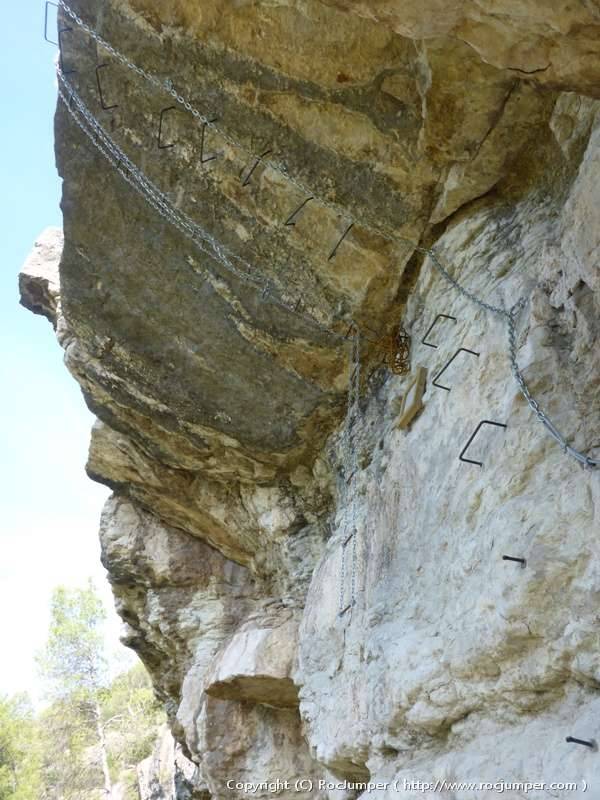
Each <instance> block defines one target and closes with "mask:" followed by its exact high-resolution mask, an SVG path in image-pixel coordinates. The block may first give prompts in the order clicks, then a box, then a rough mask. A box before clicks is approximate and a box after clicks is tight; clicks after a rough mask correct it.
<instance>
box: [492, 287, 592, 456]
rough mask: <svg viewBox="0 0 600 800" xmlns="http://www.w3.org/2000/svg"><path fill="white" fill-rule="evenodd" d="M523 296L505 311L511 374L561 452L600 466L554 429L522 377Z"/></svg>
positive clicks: (524, 303) (524, 301) (524, 302)
mask: <svg viewBox="0 0 600 800" xmlns="http://www.w3.org/2000/svg"><path fill="white" fill-rule="evenodd" d="M526 302H527V301H526V300H525V298H523V297H522V298H521V299H520V300H519V301H518V302H517V303H516V304H515V305H514V306H513V307H512V309H511V310H510V311H509V312H505V316H506V321H507V330H508V348H509V358H510V366H511V371H512V374H513V376H514V378H515V380H516V382H517V384H518V386H519V389H520V390H521V394H522V395H523V397H524V398H525V400H527V403H528V405H529V407H530V408H531V410H532V411H533V413H534V414H535V415H536V417H537V418H538V419H539V421H540V422H541V423H542V425H543V426H544V427H545V428H546V430H547V431H548V433H549V434H550V436H552V438H553V439H554V440H555V441H556V442H558V444H559V445H560V447H561V449H562V451H563V453H565V454H567V455H570V456H572V457H573V458H575V459H576V460H577V461H579V463H580V464H582V465H583V467H587V468H589V469H592V468H594V467H598V466H600V460H599V459H597V458H590V457H589V456H586V455H585V453H582V452H580V451H579V450H576V449H575V448H574V447H572V446H571V445H570V444H569V443H568V442H567V440H566V439H565V437H564V436H563V435H562V434H561V433H560V432H559V431H558V430H557V429H556V426H555V425H554V423H553V422H552V420H551V419H550V418H549V417H548V415H547V414H546V412H545V411H544V410H543V409H542V408H540V405H539V403H538V402H537V400H536V399H535V398H534V397H533V396H532V394H531V392H530V391H529V387H528V386H527V383H526V381H525V378H524V377H523V373H522V372H521V370H520V369H519V364H518V361H517V332H516V319H517V316H518V315H519V313H520V312H521V310H522V309H523V308H524V307H525V305H526Z"/></svg>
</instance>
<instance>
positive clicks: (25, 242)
mask: <svg viewBox="0 0 600 800" xmlns="http://www.w3.org/2000/svg"><path fill="white" fill-rule="evenodd" d="M2 17H3V18H2V27H3V36H2V39H3V41H2V47H1V48H0V65H1V70H2V72H1V74H2V75H3V76H4V80H3V81H2V89H1V90H0V91H1V92H2V93H3V97H2V123H1V124H0V161H1V162H2V171H1V174H2V192H1V193H0V220H1V227H2V235H1V253H2V258H1V269H0V282H1V285H0V304H1V308H0V320H1V358H0V385H1V386H2V391H1V392H0V454H1V455H0V492H1V496H2V510H1V523H0V609H1V610H0V619H1V630H2V659H1V660H0V692H13V691H17V690H19V691H21V690H28V691H30V692H31V693H32V694H33V695H34V697H35V696H36V695H37V694H38V690H39V685H38V681H37V677H36V670H35V665H34V661H33V655H34V653H35V651H36V650H37V649H39V647H40V646H41V644H42V643H43V641H44V638H45V634H46V630H47V625H48V605H49V598H50V593H51V591H52V589H53V588H54V586H56V585H57V584H59V583H64V584H67V585H72V586H76V585H83V584H84V583H85V581H86V579H87V578H88V576H91V577H93V578H94V580H95V582H96V584H97V585H98V587H99V588H100V589H101V591H102V595H103V598H104V599H105V600H106V602H107V603H108V604H111V596H110V591H109V589H108V585H107V582H106V578H105V574H104V570H103V569H102V567H101V565H100V548H99V544H98V536H97V530H98V518H99V514H100V509H101V507H102V504H103V502H104V500H105V498H106V497H107V496H108V490H107V489H105V488H104V487H102V486H99V485H98V484H94V483H92V482H91V481H90V480H89V479H88V478H87V477H86V475H85V472H84V465H85V461H86V456H87V448H88V443H89V432H90V427H91V424H92V422H93V418H92V416H91V414H90V413H89V412H88V411H87V409H86V407H85V404H84V402H83V398H82V396H81V393H80V391H79V387H78V386H77V384H76V383H75V381H74V380H73V379H72V378H71V377H70V375H69V374H68V372H67V370H66V368H65V367H64V366H63V362H62V351H61V349H60V347H59V346H58V344H57V343H56V341H55V339H54V334H53V331H52V327H51V325H50V324H49V323H48V322H47V321H46V320H45V319H44V318H43V317H36V316H34V315H33V314H31V313H29V312H28V311H26V310H25V309H24V308H22V307H21V306H20V305H19V302H18V289H17V274H18V272H19V268H20V266H21V264H22V263H23V261H24V260H25V258H26V256H27V254H28V253H29V251H30V249H31V247H32V245H33V242H34V240H35V238H36V237H37V236H38V234H39V233H40V232H41V231H42V230H43V229H44V228H45V227H47V226H49V225H58V226H60V225H61V213H60V208H59V198H60V181H59V178H58V176H57V174H56V169H55V165H54V152H53V130H52V125H53V114H54V107H55V102H56V88H55V80H54V74H53V59H54V48H53V47H52V46H51V45H49V44H48V43H46V42H45V41H44V37H43V20H44V3H43V2H42V1H41V0H25V2H13V3H9V4H7V5H6V7H5V8H3V14H2ZM110 611H111V612H112V604H111V605H110ZM117 634H118V623H117V619H116V615H115V614H114V612H112V613H111V617H110V620H109V624H108V625H107V635H108V638H109V643H110V645H111V646H112V647H113V648H114V649H115V651H116V652H119V647H120V646H119V645H118V644H117Z"/></svg>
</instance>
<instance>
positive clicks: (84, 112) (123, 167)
mask: <svg viewBox="0 0 600 800" xmlns="http://www.w3.org/2000/svg"><path fill="white" fill-rule="evenodd" d="M57 76H58V81H59V97H60V99H61V100H62V101H63V103H64V104H65V106H66V108H67V110H68V112H69V114H70V115H71V116H72V117H73V119H74V120H75V122H76V123H77V125H78V126H79V127H80V128H81V130H82V131H83V132H84V133H85V134H86V136H87V137H88V138H89V139H90V141H91V142H92V143H93V144H94V146H95V147H96V148H97V149H98V150H99V151H100V152H101V153H102V155H103V156H104V157H105V158H107V160H108V161H109V162H110V163H111V164H112V165H113V166H114V167H115V168H116V169H117V172H118V173H119V175H120V176H121V177H122V178H123V179H124V180H125V181H126V182H127V183H129V185H130V186H132V187H133V188H134V189H135V190H136V191H137V192H138V193H139V194H140V195H142V197H143V198H144V199H145V200H146V202H148V203H149V205H150V206H152V208H154V209H155V210H156V211H158V213H159V214H161V216H162V217H164V218H165V219H166V220H167V221H168V222H170V223H171V224H172V225H173V226H174V227H175V228H177V230H179V231H180V232H181V233H183V234H184V235H186V236H187V237H188V238H190V239H191V240H192V241H193V243H194V244H195V245H196V247H198V249H199V250H200V251H201V252H203V253H205V254H207V255H209V256H210V257H211V258H213V259H215V260H217V261H219V262H220V263H221V264H222V265H223V266H225V267H226V269H227V270H228V271H229V272H231V273H232V274H234V275H235V276H236V277H237V278H239V279H240V280H242V281H243V282H244V283H246V284H248V285H251V286H253V287H254V288H255V289H259V290H261V291H262V295H263V299H264V300H266V301H267V302H270V303H271V304H273V305H277V306H279V307H280V308H283V309H285V310H286V311H290V312H292V313H294V314H295V315H296V316H298V317H300V318H302V319H303V320H304V321H306V322H308V323H309V324H311V325H313V326H316V327H317V328H319V329H320V330H321V331H323V332H325V333H327V334H328V335H330V336H333V337H335V338H336V339H338V340H340V341H345V337H344V336H342V335H341V334H340V333H338V332H336V331H334V330H332V329H331V328H329V327H328V326H326V325H324V324H323V323H321V322H319V321H318V320H317V319H315V318H314V317H313V316H310V315H308V314H305V313H304V312H301V311H299V310H298V308H297V303H296V304H294V303H292V302H286V301H285V300H284V299H283V298H282V297H280V296H278V295H277V294H276V292H275V290H274V289H273V287H272V285H271V284H270V283H267V282H265V281H264V280H261V279H260V278H257V277H254V276H255V275H258V274H260V273H259V272H258V270H256V268H253V267H252V265H251V264H250V263H249V262H247V261H246V260H245V259H243V258H241V257H240V256H238V255H236V254H235V253H232V252H231V251H230V250H229V249H228V248H227V247H225V246H224V245H222V244H221V243H220V242H218V241H217V240H216V239H215V238H214V237H213V236H212V235H211V234H210V233H209V232H207V231H205V230H204V229H203V228H202V227H201V226H200V225H199V224H198V223H197V222H195V221H194V220H193V219H192V218H191V217H189V216H188V215H187V214H185V213H184V212H182V211H179V210H178V209H176V208H175V207H174V206H173V204H172V203H171V201H170V200H169V199H168V197H167V196H166V195H165V194H164V193H163V192H161V190H160V189H159V188H158V187H157V186H156V185H155V184H153V183H152V181H151V180H150V179H149V178H147V177H146V175H145V174H144V173H143V172H142V171H141V170H140V169H139V167H138V166H137V165H136V164H135V163H134V162H133V161H132V160H131V159H130V158H129V157H128V156H127V154H126V153H125V152H124V151H123V150H122V149H121V148H120V147H119V145H117V144H116V142H115V141H114V140H113V139H112V138H111V137H110V136H109V134H108V133H107V132H106V130H105V129H104V128H103V127H102V126H101V124H100V123H99V122H98V120H97V119H96V118H95V117H94V116H93V114H92V113H91V111H90V110H89V109H88V108H87V106H86V105H85V103H84V101H83V100H82V99H81V97H80V96H79V94H78V93H77V91H76V90H75V88H74V87H73V86H72V85H71V83H70V82H69V81H68V80H67V79H66V77H65V75H64V73H63V72H62V71H61V69H60V67H58V68H57ZM61 87H62V88H61ZM233 261H237V262H238V263H241V264H243V265H244V266H246V268H247V269H246V270H241V269H239V268H238V267H236V266H235V265H234V264H233ZM251 273H253V274H251Z"/></svg>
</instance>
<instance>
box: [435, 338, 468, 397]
mask: <svg viewBox="0 0 600 800" xmlns="http://www.w3.org/2000/svg"><path fill="white" fill-rule="evenodd" d="M459 353H470V354H471V355H472V356H477V358H479V353H476V352H475V350H469V349H468V348H467V347H459V348H458V350H457V351H456V353H454V355H453V356H452V358H451V359H450V361H448V362H447V363H446V365H445V366H444V367H442V369H441V370H440V371H439V372H438V374H437V375H436V376H435V378H434V379H433V381H432V384H433V385H434V386H437V388H438V389H445V390H446V391H447V392H449V391H450V387H449V386H443V385H442V384H441V383H437V379H438V378H440V377H441V376H442V375H443V373H444V372H445V371H446V370H447V369H448V367H449V366H450V364H451V363H452V362H453V361H454V359H455V358H456V356H457V355H458V354H459Z"/></svg>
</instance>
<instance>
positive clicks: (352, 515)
mask: <svg viewBox="0 0 600 800" xmlns="http://www.w3.org/2000/svg"><path fill="white" fill-rule="evenodd" d="M353 328H354V335H353V337H352V365H351V370H352V372H351V374H350V380H349V381H348V403H347V409H346V423H345V426H344V439H343V450H344V461H345V463H346V466H347V469H348V478H347V479H346V492H347V493H348V492H351V494H350V509H349V515H348V516H349V519H350V524H349V530H350V532H349V533H347V534H346V536H345V539H344V541H343V542H342V556H341V569H340V592H339V615H340V616H342V615H343V614H344V613H345V612H346V611H349V612H350V615H352V612H353V609H354V606H355V604H356V570H357V561H358V551H357V541H356V540H357V536H358V526H357V522H356V518H357V511H358V502H357V497H356V491H353V490H351V489H350V481H351V480H352V479H353V478H354V477H355V476H356V475H357V474H358V447H357V434H358V422H359V418H360V377H361V362H360V348H361V337H360V330H359V328H358V326H357V325H356V324H354V323H353ZM346 530H347V531H348V529H346ZM350 540H352V552H351V554H350V559H351V561H350V602H349V603H347V604H345V605H344V602H345V596H346V550H347V549H348V542H349V541H350Z"/></svg>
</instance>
